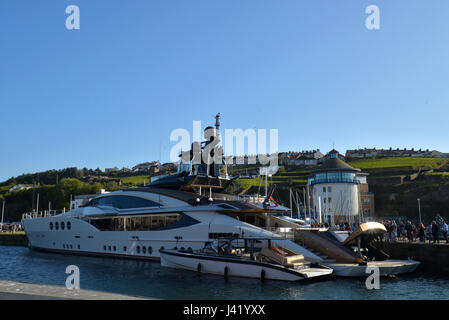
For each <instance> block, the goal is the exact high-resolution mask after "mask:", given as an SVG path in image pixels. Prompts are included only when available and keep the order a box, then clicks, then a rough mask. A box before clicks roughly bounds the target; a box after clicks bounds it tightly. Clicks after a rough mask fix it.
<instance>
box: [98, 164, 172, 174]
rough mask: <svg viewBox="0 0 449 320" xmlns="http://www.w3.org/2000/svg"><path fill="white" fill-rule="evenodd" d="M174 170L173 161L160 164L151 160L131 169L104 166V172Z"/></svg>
mask: <svg viewBox="0 0 449 320" xmlns="http://www.w3.org/2000/svg"><path fill="white" fill-rule="evenodd" d="M174 170H176V163H173V162H167V163H163V164H161V163H160V162H159V161H151V162H143V163H139V164H137V165H135V166H134V167H132V168H131V169H129V168H125V167H123V168H122V169H119V168H118V167H114V168H106V169H105V170H104V171H105V172H106V173H112V172H120V173H127V172H142V173H150V174H152V173H158V172H163V171H164V172H167V171H174Z"/></svg>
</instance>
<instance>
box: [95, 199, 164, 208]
mask: <svg viewBox="0 0 449 320" xmlns="http://www.w3.org/2000/svg"><path fill="white" fill-rule="evenodd" d="M90 205H91V206H94V207H96V206H110V207H114V208H117V209H132V208H145V207H157V206H159V204H158V203H157V202H154V201H151V200H147V199H142V198H139V197H132V196H109V197H103V198H97V199H93V200H92V201H91V202H90Z"/></svg>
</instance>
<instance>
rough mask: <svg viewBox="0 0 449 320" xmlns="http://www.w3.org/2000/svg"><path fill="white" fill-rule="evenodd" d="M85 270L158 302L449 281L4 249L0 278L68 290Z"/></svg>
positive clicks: (444, 294)
mask: <svg viewBox="0 0 449 320" xmlns="http://www.w3.org/2000/svg"><path fill="white" fill-rule="evenodd" d="M68 265H77V266H78V267H79V269H80V286H81V289H89V290H97V291H105V292H111V293H119V294H127V295H134V296H143V297H151V298H158V299H194V300H196V299H201V300H203V299H217V300H222V299H235V300H237V299H264V300H277V299H297V300H308V299H357V300H365V299H381V300H393V299H403V300H410V299H430V300H435V299H449V285H448V284H449V278H444V277H435V276H428V275H426V276H424V275H422V274H410V275H402V276H398V277H396V278H381V282H380V289H379V290H368V289H366V287H365V280H364V279H354V278H351V279H345V278H334V279H331V280H326V281H320V282H312V283H301V282H299V283H289V282H283V281H265V282H264V283H262V282H261V281H259V280H256V279H244V278H229V279H228V280H225V279H224V278H223V277H221V276H215V275H205V274H203V275H201V276H198V275H197V274H196V273H195V272H189V271H182V270H174V269H169V268H163V267H161V266H160V264H159V263H158V262H147V261H134V260H122V259H113V258H98V257H82V256H71V255H62V254H53V253H42V252H35V251H30V250H29V249H27V248H24V247H7V246H0V279H1V280H10V281H20V282H29V283H39V284H50V285H59V286H64V285H65V281H66V277H67V276H68V275H67V274H65V270H66V267H67V266H68Z"/></svg>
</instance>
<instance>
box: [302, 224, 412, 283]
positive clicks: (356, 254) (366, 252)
mask: <svg viewBox="0 0 449 320" xmlns="http://www.w3.org/2000/svg"><path fill="white" fill-rule="evenodd" d="M385 232H387V230H386V229H385V227H384V226H383V225H382V224H380V223H377V222H366V223H362V224H360V226H359V227H358V228H357V229H356V230H354V232H352V233H350V234H349V235H347V236H345V237H344V240H343V237H342V235H343V234H341V233H340V234H336V232H335V231H331V230H317V229H309V230H307V229H297V230H296V232H295V240H296V241H298V242H300V243H301V244H302V245H303V246H304V247H306V248H308V249H311V250H313V252H316V253H317V254H318V255H319V256H320V257H322V258H323V261H322V262H321V263H322V264H323V265H325V266H327V267H330V268H332V269H333V270H334V275H336V276H341V277H366V276H367V275H368V273H367V270H370V269H368V268H372V267H375V268H378V270H379V275H380V276H395V275H399V274H404V273H410V272H413V271H414V270H415V269H416V268H417V267H418V266H419V264H420V262H419V261H415V260H398V259H390V256H389V255H388V254H387V253H385V252H384V251H383V236H384V234H385Z"/></svg>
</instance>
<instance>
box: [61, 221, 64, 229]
mask: <svg viewBox="0 0 449 320" xmlns="http://www.w3.org/2000/svg"><path fill="white" fill-rule="evenodd" d="M64 228H65V223H64V221H62V222H61V230H64Z"/></svg>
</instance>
